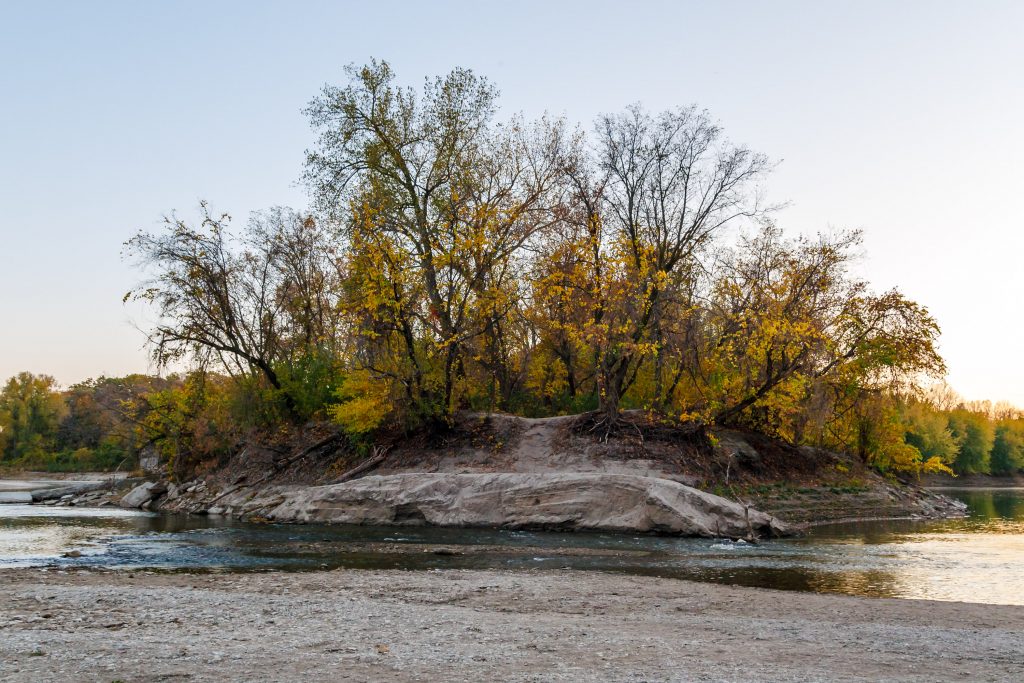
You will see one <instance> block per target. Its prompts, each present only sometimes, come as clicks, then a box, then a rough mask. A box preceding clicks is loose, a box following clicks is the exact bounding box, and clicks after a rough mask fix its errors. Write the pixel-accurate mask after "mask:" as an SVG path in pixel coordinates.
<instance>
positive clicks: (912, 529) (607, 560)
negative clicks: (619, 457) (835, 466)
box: [0, 490, 1024, 605]
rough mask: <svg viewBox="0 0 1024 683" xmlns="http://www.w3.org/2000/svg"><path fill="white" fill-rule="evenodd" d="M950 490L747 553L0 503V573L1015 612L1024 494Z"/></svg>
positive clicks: (586, 537) (661, 543)
mask: <svg viewBox="0 0 1024 683" xmlns="http://www.w3.org/2000/svg"><path fill="white" fill-rule="evenodd" d="M951 493H952V494H953V495H956V496H957V497H959V498H961V499H963V500H964V501H965V502H967V504H968V505H969V506H970V509H971V516H970V517H969V518H967V519H958V520H944V521H932V522H910V521H897V522H868V523H859V524H843V525H836V526H831V527H819V528H816V529H815V530H814V531H813V532H812V534H811V535H810V536H807V537H804V538H798V539H788V540H781V541H772V542H767V543H763V544H761V545H758V546H754V545H750V544H744V543H731V542H723V541H712V540H706V539H676V538H664V537H651V536H629V535H622V534H583V533H579V534H567V533H542V532H527V531H499V530H486V529H436V528H426V527H380V528H377V527H343V526H328V525H307V526H297V525H256V524H249V523H242V522H236V521H233V520H230V519H226V518H218V517H195V516H192V517H189V516H173V515H156V514H151V513H142V512H135V511H131V512H130V511H124V510H116V509H82V508H50V507H40V506H28V505H0V567H12V566H37V565H53V566H103V567H122V568H123V567H149V568H158V569H168V570H270V569H274V570H306V569H319V568H336V567H349V568H394V569H434V568H468V569H482V568H512V569H530V568H543V569H557V568H562V567H571V568H576V569H595V570H603V571H614V572H624V573H630V574H639V575H650V576H667V577H677V578H685V579H695V580H700V581H713V582H719V583H729V584H738V585H744V586H758V587H767V588H779V589H785V590H800V591H814V592H830V593H848V594H854V595H870V596H881V597H903V598H929V599H936V600H962V601H971V602H988V603H1001V604H1017V605H1021V604H1024V572H1021V571H1020V568H1021V567H1022V566H1024V491H1014V490H991V491H983V490H972V491H955V492H951ZM68 554H71V555H72V556H70V557H69V556H67V555H68Z"/></svg>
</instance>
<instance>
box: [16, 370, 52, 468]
mask: <svg viewBox="0 0 1024 683" xmlns="http://www.w3.org/2000/svg"><path fill="white" fill-rule="evenodd" d="M65 413H66V408H65V405H64V402H63V400H62V399H61V397H60V394H59V393H57V391H56V382H55V381H54V379H53V378H52V377H49V376H47V375H33V374H31V373H28V372H22V373H19V374H18V375H16V376H14V377H11V378H10V379H9V380H8V381H7V383H6V384H5V385H4V387H3V389H2V390H0V439H2V442H0V445H2V448H3V451H2V455H0V460H5V461H19V460H25V459H31V458H35V457H40V456H43V455H45V454H46V453H47V452H48V451H50V450H51V449H52V448H53V445H54V442H55V439H56V436H57V430H58V428H59V426H60V421H61V419H62V418H63V417H64V415H65Z"/></svg>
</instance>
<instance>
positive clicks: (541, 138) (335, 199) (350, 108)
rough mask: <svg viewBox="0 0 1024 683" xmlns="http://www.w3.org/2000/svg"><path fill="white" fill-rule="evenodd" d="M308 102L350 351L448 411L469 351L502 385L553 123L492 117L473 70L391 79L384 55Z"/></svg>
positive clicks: (559, 140)
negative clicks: (341, 234) (336, 246)
mask: <svg viewBox="0 0 1024 683" xmlns="http://www.w3.org/2000/svg"><path fill="white" fill-rule="evenodd" d="M348 74H349V78H350V82H349V85H348V86H347V87H343V88H338V87H330V86H329V87H326V88H324V91H323V94H322V96H321V97H319V98H317V99H315V100H313V102H312V103H311V104H310V106H309V108H308V110H307V113H308V114H309V117H310V120H311V122H312V125H313V127H314V128H315V129H316V130H317V131H318V132H319V134H320V137H319V140H318V144H317V148H316V150H315V151H313V152H311V153H310V154H309V156H308V161H307V172H306V178H307V181H308V182H309V184H310V186H311V188H312V190H313V193H314V196H315V197H316V199H317V201H318V204H319V206H320V208H321V209H323V210H324V211H326V212H328V213H330V214H331V215H334V216H337V217H339V218H342V219H343V220H344V221H345V222H346V224H347V226H348V233H347V241H346V245H345V246H346V248H347V250H348V253H349V263H350V268H349V278H350V280H349V287H348V292H349V294H350V296H351V297H352V298H351V299H350V301H349V302H348V306H349V310H350V312H352V313H353V314H354V315H355V316H356V317H357V319H358V320H359V325H360V331H361V334H362V338H361V339H360V340H359V342H358V349H359V350H358V352H357V359H358V361H359V363H360V365H361V366H362V367H363V368H365V369H368V370H370V371H372V372H373V373H374V374H376V375H377V376H378V377H380V379H381V380H382V381H384V380H387V381H391V382H393V383H394V384H396V385H397V386H401V387H403V388H404V393H405V395H406V396H407V397H408V398H409V399H410V400H411V401H412V402H413V403H414V404H416V405H419V406H421V412H423V413H424V414H426V415H435V416H440V417H446V416H447V415H448V414H449V413H450V412H451V411H452V410H453V409H455V408H456V407H457V405H458V402H459V397H458V396H457V393H458V391H457V385H458V384H459V382H460V381H462V380H464V379H465V377H466V375H467V372H468V369H467V365H468V364H469V362H470V361H473V362H477V363H480V364H481V365H482V366H483V367H484V368H486V370H487V372H488V374H489V375H490V376H491V378H493V379H494V380H495V381H496V382H497V383H498V384H499V385H501V386H500V391H501V394H502V395H503V396H504V397H507V396H508V395H509V394H510V393H511V390H512V388H513V386H514V381H515V380H514V373H513V371H512V369H511V368H510V367H509V365H510V360H509V359H510V356H511V355H512V354H511V351H512V349H511V347H510V344H513V343H514V341H515V340H513V339H510V338H509V336H508V334H507V326H508V320H509V319H510V318H514V312H515V311H516V309H517V307H518V306H519V300H520V297H521V291H520V283H519V282H518V281H517V277H516V273H517V270H518V267H519V263H520V261H521V260H522V259H523V258H524V248H525V247H526V246H527V244H528V243H530V242H531V240H533V239H534V238H535V237H536V236H537V235H539V234H540V233H542V232H543V231H544V230H546V229H547V228H548V227H549V226H551V225H552V224H553V223H554V222H555V220H556V214H555V212H554V208H555V207H556V206H557V205H558V204H559V203H560V193H561V191H562V186H561V183H560V179H561V177H562V176H561V169H562V167H563V166H564V163H565V162H564V159H565V157H566V156H567V155H571V154H572V148H573V146H574V145H575V144H576V143H575V142H574V141H573V139H572V138H571V136H569V135H568V134H567V133H566V132H565V127H564V124H563V123H562V122H561V121H548V120H541V121H538V122H536V123H532V124H527V123H525V122H523V121H522V120H519V119H513V121H512V122H511V123H509V124H497V123H495V122H494V113H495V109H496V98H497V91H496V90H495V89H494V87H493V86H492V85H491V84H490V83H489V82H487V80H486V79H483V78H480V77H478V76H476V75H475V74H473V73H472V72H471V71H468V70H464V69H456V70H454V71H452V72H451V73H450V74H448V75H447V76H445V77H439V78H437V79H435V80H433V81H428V82H427V83H426V85H425V87H424V89H423V92H422V95H421V96H420V97H417V95H416V93H415V92H414V91H412V90H411V89H403V88H399V87H397V86H396V85H394V73H393V72H392V70H391V67H390V66H389V65H388V64H387V63H386V62H376V61H375V62H372V63H371V64H369V65H367V66H365V67H362V68H358V69H357V68H354V67H350V68H349V69H348Z"/></svg>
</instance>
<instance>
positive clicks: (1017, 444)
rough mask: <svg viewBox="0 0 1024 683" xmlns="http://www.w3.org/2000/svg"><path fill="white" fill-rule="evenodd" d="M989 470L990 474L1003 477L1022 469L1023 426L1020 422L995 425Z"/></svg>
mask: <svg viewBox="0 0 1024 683" xmlns="http://www.w3.org/2000/svg"><path fill="white" fill-rule="evenodd" d="M989 469H990V471H991V473H992V474H996V475H1004V476H1005V475H1009V474H1015V473H1016V472H1018V471H1020V470H1022V469H1024V425H1022V423H1021V421H1020V420H1003V421H1001V422H999V423H998V424H997V425H996V432H995V439H994V440H993V442H992V451H991V454H990V458H989Z"/></svg>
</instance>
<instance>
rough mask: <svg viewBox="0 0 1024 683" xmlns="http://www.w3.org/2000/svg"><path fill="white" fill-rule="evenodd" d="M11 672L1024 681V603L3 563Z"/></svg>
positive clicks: (508, 579)
mask: <svg viewBox="0 0 1024 683" xmlns="http://www.w3.org/2000/svg"><path fill="white" fill-rule="evenodd" d="M0 582H2V585H3V592H2V594H0V662H2V665H0V680H4V681H102V682H104V683H111V682H112V681H124V683H136V682H141V681H185V680H187V681H306V682H312V681H323V680H331V681H338V680H351V681H473V682H474V683H475V682H477V681H691V680H692V681H768V680H770V681H940V680H942V681H945V680H962V681H1020V680H1024V608H1020V607H1002V606H991V605H975V604H962V603H941V602H926V601H912V600H879V599H870V598H853V597H846V596H829V595H813V594H802V593H788V592H778V591H765V590H756V589H746V588H732V587H725V586H716V585H711V584H699V583H688V582H683V581H675V580H670V579H654V578H643V577H627V576H617V575H611V574H601V573H587V572H576V571H556V572H499V571H443V572H398V571H353V570H345V571H333V572H316V573H305V574H285V573H269V574H206V575H194V574H192V575H190V574H157V573H149V572H133V573H128V572H96V571H91V572H86V571H76V572H66V573H65V572H59V571H55V570H50V571H41V570H7V571H2V572H0Z"/></svg>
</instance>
